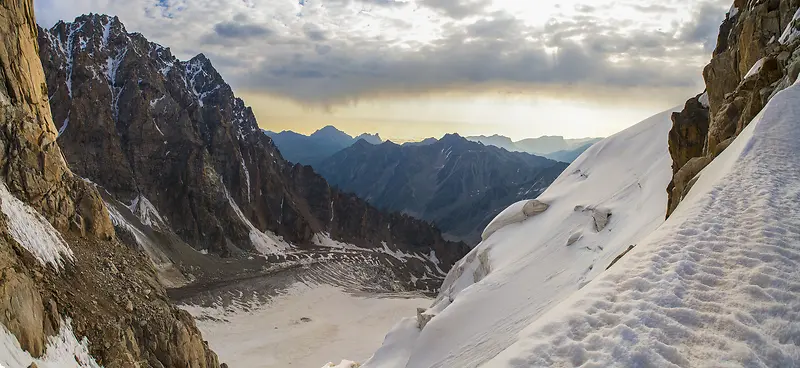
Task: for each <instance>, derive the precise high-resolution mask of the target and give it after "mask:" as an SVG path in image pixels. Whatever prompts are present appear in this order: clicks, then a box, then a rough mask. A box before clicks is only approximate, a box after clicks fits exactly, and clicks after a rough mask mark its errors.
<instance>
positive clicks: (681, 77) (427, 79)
mask: <svg viewBox="0 0 800 368" xmlns="http://www.w3.org/2000/svg"><path fill="white" fill-rule="evenodd" d="M731 2H732V1H731V0H692V1H686V0H461V1H458V0H35V2H34V3H35V7H36V16H37V19H38V22H39V24H40V25H42V26H44V27H50V26H52V25H53V24H54V23H55V22H56V21H58V20H59V19H66V20H71V19H74V18H75V17H76V16H78V15H80V14H82V13H88V12H95V13H106V14H111V15H117V16H119V17H120V19H121V20H122V22H123V23H124V24H125V25H126V28H127V29H128V31H130V32H141V33H142V34H144V35H145V36H146V37H147V38H148V39H150V40H151V41H154V42H158V43H160V44H162V45H164V46H168V47H170V48H171V49H172V51H173V53H175V54H176V55H177V56H178V57H179V58H182V59H186V58H189V57H191V56H194V55H195V54H197V53H200V52H203V53H204V54H206V55H207V56H208V57H209V58H210V59H211V60H212V62H213V63H214V65H215V66H216V67H217V69H218V70H219V71H220V72H221V74H222V75H223V77H225V78H226V80H227V81H228V82H229V83H230V84H231V85H232V86H233V87H234V89H235V91H236V92H237V94H238V95H239V96H241V97H244V98H245V101H246V102H247V103H248V104H250V105H252V106H253V108H254V109H255V111H256V114H257V117H258V119H259V123H260V124H261V126H262V127H264V128H266V129H270V130H278V131H279V130H283V129H291V130H295V131H299V132H302V133H310V132H312V131H314V130H315V129H317V128H319V127H322V126H324V125H327V124H333V125H336V126H337V127H340V128H341V129H343V130H345V131H347V132H348V133H351V134H356V133H361V132H364V131H368V132H379V133H381V135H382V136H384V137H385V138H394V139H396V140H406V139H414V138H423V137H427V136H440V135H441V134H443V133H445V132H452V131H457V132H459V133H462V134H467V135H470V134H493V133H499V134H505V135H508V136H511V137H512V138H516V139H521V138H526V137H535V136H540V135H545V134H551V135H564V136H568V137H583V136H606V135H610V134H613V133H614V132H617V131H619V130H621V129H623V128H625V127H627V126H630V125H632V124H634V123H636V122H638V121H639V120H641V119H643V118H646V117H648V116H650V115H653V114H655V113H657V112H659V111H662V110H665V109H667V108H670V107H672V106H675V105H678V104H680V103H682V102H683V101H685V100H686V98H688V97H689V96H690V95H693V94H696V93H699V92H701V91H702V89H703V87H702V78H701V69H702V66H703V65H704V64H705V63H706V62H707V61H708V60H709V58H710V53H711V50H712V49H713V46H714V43H715V39H716V34H717V30H718V26H719V24H720V22H721V21H722V19H723V18H724V17H725V12H726V11H727V10H728V8H729V7H730V4H731Z"/></svg>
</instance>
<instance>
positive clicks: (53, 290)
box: [0, 0, 219, 368]
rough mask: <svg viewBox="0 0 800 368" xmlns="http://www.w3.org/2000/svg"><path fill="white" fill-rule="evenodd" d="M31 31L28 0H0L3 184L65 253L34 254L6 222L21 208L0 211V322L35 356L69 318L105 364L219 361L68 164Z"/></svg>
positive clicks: (0, 159) (96, 196)
mask: <svg viewBox="0 0 800 368" xmlns="http://www.w3.org/2000/svg"><path fill="white" fill-rule="evenodd" d="M36 37H37V27H36V23H35V21H34V14H33V4H32V2H31V0H0V39H2V47H0V177H2V183H0V185H5V186H7V187H8V189H9V192H10V193H11V194H10V195H13V196H15V197H16V198H18V199H19V200H21V201H22V202H23V203H25V204H24V205H23V206H30V207H32V208H33V209H35V210H36V211H38V213H40V214H41V215H42V216H44V218H46V219H47V220H48V221H49V222H50V223H51V224H52V225H53V227H54V228H55V229H57V230H58V231H59V232H60V233H61V236H62V237H63V239H64V240H65V241H66V244H68V247H69V248H70V249H71V253H72V256H71V258H69V259H66V261H65V264H64V266H63V268H62V269H60V270H56V268H55V267H53V266H51V265H49V264H45V263H42V262H40V261H39V260H38V259H37V257H36V256H34V255H33V254H32V253H31V252H30V251H29V250H28V249H29V248H26V247H25V246H24V245H23V244H21V243H20V242H21V241H22V240H20V239H18V238H15V236H14V235H12V234H11V233H10V231H9V229H10V224H12V223H13V222H15V221H21V220H20V218H15V217H9V216H6V215H4V214H3V215H0V323H2V325H3V326H5V328H6V329H8V330H9V331H10V332H11V333H12V334H13V335H14V336H15V337H16V338H17V339H18V340H19V342H20V345H21V347H22V348H23V349H25V350H27V351H28V352H30V353H31V354H32V355H33V356H35V357H38V356H41V355H42V354H43V353H44V352H45V347H46V344H45V342H46V337H47V336H51V335H54V334H56V333H57V332H58V330H59V325H60V323H64V322H62V321H64V320H65V318H68V319H71V321H72V322H71V323H72V325H73V329H74V331H75V333H76V335H77V336H78V337H79V338H81V337H84V336H85V337H88V339H89V341H90V351H91V353H92V355H93V356H94V357H95V359H96V360H97V361H98V363H100V364H103V365H104V366H106V367H133V366H152V367H198V368H202V367H218V366H219V363H218V361H217V357H216V355H215V354H214V353H213V352H212V351H210V350H209V349H208V346H207V345H206V344H205V343H204V342H203V341H202V337H201V335H200V332H199V331H198V330H197V328H196V327H195V325H194V321H193V320H192V318H191V317H190V316H188V314H186V313H185V312H182V311H180V310H178V309H177V308H175V307H173V306H172V305H170V303H169V302H168V300H167V298H166V295H165V292H164V289H163V287H161V285H160V284H159V283H158V281H157V280H156V278H155V272H154V271H153V268H152V266H151V264H150V262H149V261H148V260H147V259H146V257H144V256H143V255H142V254H140V253H139V252H137V251H133V250H131V249H129V248H127V247H125V246H123V245H121V244H120V243H119V242H118V241H117V240H116V237H115V234H114V229H113V227H112V224H111V221H110V219H109V217H108V215H107V211H106V208H105V206H104V204H103V201H102V200H101V198H100V196H99V194H98V193H97V191H96V190H94V188H92V186H91V185H89V184H88V183H86V182H85V181H83V180H81V179H80V178H77V177H75V176H73V174H72V173H71V172H70V170H69V169H68V167H67V165H66V163H65V161H64V159H63V156H62V152H61V150H60V148H59V146H58V145H57V144H56V137H57V131H56V129H55V126H54V124H53V121H52V118H51V114H50V109H49V106H48V101H47V86H46V82H45V77H44V73H43V71H42V68H41V63H40V61H39V55H38V46H37V41H36ZM4 200H6V201H10V200H11V199H10V198H9V197H5V199H4ZM4 205H8V203H4ZM17 225H19V226H23V227H24V226H31V224H28V223H24V224H17Z"/></svg>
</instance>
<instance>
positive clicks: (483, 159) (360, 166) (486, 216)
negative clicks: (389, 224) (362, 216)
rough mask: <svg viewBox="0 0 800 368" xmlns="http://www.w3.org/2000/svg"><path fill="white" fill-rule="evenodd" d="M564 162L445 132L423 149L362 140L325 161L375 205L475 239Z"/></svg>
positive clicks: (329, 175) (335, 180) (333, 174)
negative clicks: (482, 229)
mask: <svg viewBox="0 0 800 368" xmlns="http://www.w3.org/2000/svg"><path fill="white" fill-rule="evenodd" d="M565 167H566V165H565V164H563V163H558V162H555V161H551V160H548V159H545V158H542V157H537V156H533V155H529V154H525V153H518V152H508V151H506V150H503V149H499V148H497V147H493V146H484V145H482V144H479V143H475V142H470V141H468V140H466V139H464V138H462V137H460V136H458V135H446V136H444V137H443V138H442V139H440V140H438V141H437V142H435V143H433V144H429V145H423V146H399V145H396V144H394V143H391V142H386V143H384V144H381V145H377V146H375V145H371V144H368V143H366V142H357V143H356V144H354V145H353V146H351V147H349V148H347V149H345V150H342V151H340V152H338V153H336V154H335V155H333V156H332V157H331V158H329V159H327V160H325V161H323V162H322V163H321V164H320V165H319V172H320V173H321V174H322V175H323V176H324V177H325V178H326V179H328V181H329V182H330V183H331V184H332V185H335V186H338V187H339V188H342V189H343V190H346V191H352V192H354V193H356V195H358V196H359V197H361V198H365V199H366V200H367V201H369V202H370V203H372V204H374V205H376V206H378V207H380V208H386V209H389V210H394V211H403V212H404V213H408V214H410V215H412V216H417V217H420V218H423V219H426V220H429V221H432V222H434V223H435V224H436V225H437V226H439V227H440V228H442V229H443V231H444V232H445V233H446V234H448V235H450V236H452V237H456V238H460V239H466V240H467V241H469V242H474V243H476V242H477V240H478V239H479V231H480V229H481V228H483V226H485V225H486V224H487V223H488V222H489V220H491V219H492V218H493V217H494V216H495V215H496V214H497V213H499V212H500V211H501V210H502V209H503V208H505V207H506V206H508V205H509V204H511V203H514V202H516V201H518V200H520V199H522V198H526V197H530V196H534V197H535V196H536V195H537V194H538V193H541V192H542V191H543V190H544V189H545V188H547V186H548V185H549V184H550V183H551V182H552V181H553V180H554V179H555V178H556V177H557V176H558V174H560V173H561V171H562V170H564V168H565Z"/></svg>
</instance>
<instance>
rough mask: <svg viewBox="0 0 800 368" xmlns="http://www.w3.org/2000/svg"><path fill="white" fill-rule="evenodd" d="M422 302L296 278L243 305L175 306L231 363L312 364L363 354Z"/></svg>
mask: <svg viewBox="0 0 800 368" xmlns="http://www.w3.org/2000/svg"><path fill="white" fill-rule="evenodd" d="M427 304H430V300H429V299H425V298H419V297H416V298H389V297H362V296H354V295H352V294H350V293H347V292H345V291H343V290H342V289H340V288H337V287H333V286H329V285H318V284H312V283H308V284H306V283H298V284H295V285H294V286H293V287H292V288H291V289H289V290H288V291H287V292H286V293H283V294H281V295H278V296H275V297H274V298H273V299H272V300H271V302H270V303H268V304H266V305H262V306H257V305H251V306H249V307H250V308H249V310H245V309H244V308H242V309H241V310H239V311H236V312H233V313H231V312H230V311H226V310H225V309H223V308H201V307H196V306H187V305H183V306H181V308H183V309H185V310H187V311H189V312H190V313H191V314H192V315H194V316H195V317H198V320H197V327H198V328H200V330H201V331H202V332H203V336H204V337H205V338H206V339H208V341H209V344H210V346H211V348H212V349H213V350H214V351H215V352H217V354H218V355H219V357H220V362H225V363H228V365H230V366H231V367H263V368H269V367H276V368H277V367H281V368H283V367H289V366H292V367H312V368H316V367H321V366H327V365H326V363H328V362H337V361H341V360H342V358H344V357H347V358H349V359H352V360H354V361H359V360H360V361H364V360H366V359H367V358H368V357H369V356H370V354H372V352H374V351H375V350H376V349H377V348H378V347H379V345H380V341H381V339H382V338H383V336H384V334H385V333H386V331H387V330H389V328H390V327H391V326H392V324H393V323H394V321H396V320H398V319H400V317H402V316H403V315H405V314H406V313H408V311H409V310H414V309H415V308H417V307H422V306H425V305H427ZM346 362H349V361H345V362H344V363H346ZM334 367H348V368H349V367H350V366H349V365H346V364H345V365H334Z"/></svg>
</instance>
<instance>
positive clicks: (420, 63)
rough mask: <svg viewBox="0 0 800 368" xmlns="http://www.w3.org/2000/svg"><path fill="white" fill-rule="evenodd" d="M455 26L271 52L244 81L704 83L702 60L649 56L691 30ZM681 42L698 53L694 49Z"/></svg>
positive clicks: (313, 92)
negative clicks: (390, 40) (383, 40)
mask: <svg viewBox="0 0 800 368" xmlns="http://www.w3.org/2000/svg"><path fill="white" fill-rule="evenodd" d="M447 30H448V32H449V34H448V35H447V37H444V38H442V39H440V40H437V41H435V42H432V43H428V44H425V45H423V46H421V47H420V48H419V49H416V50H414V52H402V51H397V52H382V53H375V52H374V51H373V49H374V47H376V46H375V45H374V44H370V43H369V42H365V43H355V44H352V43H351V44H345V43H341V44H339V45H338V46H339V47H333V48H331V49H327V52H326V53H319V52H315V53H313V54H310V53H309V54H304V55H303V56H302V57H293V58H287V59H285V60H270V61H269V62H265V63H264V64H262V65H260V66H259V67H258V69H257V70H255V71H254V72H253V73H250V74H249V75H248V77H247V79H246V80H241V81H240V82H241V83H244V84H246V87H248V88H268V89H270V90H273V91H280V93H282V94H285V95H289V96H291V97H293V98H295V99H298V100H302V101H327V102H335V101H340V100H346V99H357V98H360V97H364V96H375V95H380V94H392V93H418V92H424V91H430V90H437V89H443V90H452V89H459V88H472V87H476V86H478V88H492V87H493V86H503V85H509V86H511V85H520V86H538V87H548V86H550V87H553V86H575V87H576V88H578V87H580V86H583V87H585V88H593V87H592V86H595V87H594V88H605V87H616V88H629V87H692V86H693V85H694V84H695V83H696V78H695V74H697V73H696V72H697V71H696V70H695V67H694V66H689V65H681V64H680V63H671V62H670V61H669V60H662V61H659V60H645V59H646V58H658V57H665V56H668V55H665V52H664V50H665V48H671V47H673V46H680V45H682V44H685V42H684V41H683V40H681V39H678V38H676V37H675V36H674V35H671V34H667V33H661V32H641V33H640V34H636V35H626V34H617V33H614V32H613V30H614V27H612V26H610V25H604V24H601V23H600V22H598V21H597V19H594V18H592V17H583V18H581V19H579V20H575V21H569V22H551V23H550V24H548V27H546V29H545V30H544V31H542V30H534V29H531V28H529V27H526V26H525V25H524V24H523V23H522V22H521V21H519V20H517V19H515V18H514V17H513V16H511V15H509V14H505V13H494V14H492V15H490V17H489V18H485V19H479V20H476V21H474V22H472V23H470V24H468V25H467V26H465V27H455V26H451V27H450V28H447ZM567 35H569V36H570V37H567ZM576 35H579V36H581V37H580V39H581V40H580V41H577V40H576V39H575V37H574V36H576ZM684 46H685V45H684ZM699 47H700V46H699V45H696V46H695V48H694V50H695V51H694V52H696V50H697V49H698V48H699ZM547 48H554V49H555V50H556V51H555V52H552V51H548V50H547ZM673 52H674V53H675V54H686V55H691V52H690V51H682V50H674V51H673ZM625 53H641V56H642V57H641V58H640V57H632V58H629V59H628V60H626V61H625V62H611V61H609V58H610V56H613V55H618V54H625ZM480 86H483V87H480Z"/></svg>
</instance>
